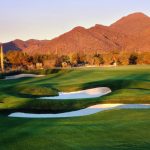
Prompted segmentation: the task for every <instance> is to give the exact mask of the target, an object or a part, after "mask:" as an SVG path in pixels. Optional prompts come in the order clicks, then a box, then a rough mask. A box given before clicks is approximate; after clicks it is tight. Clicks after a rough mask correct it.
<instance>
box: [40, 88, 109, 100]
mask: <svg viewBox="0 0 150 150" xmlns="http://www.w3.org/2000/svg"><path fill="white" fill-rule="evenodd" d="M108 93H111V89H110V88H108V87H99V88H93V89H87V90H82V91H77V92H68V93H66V92H59V96H54V97H41V98H40V99H56V100H59V99H83V98H96V97H100V96H103V95H106V94H108Z"/></svg>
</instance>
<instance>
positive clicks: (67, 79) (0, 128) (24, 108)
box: [0, 65, 150, 150]
mask: <svg viewBox="0 0 150 150" xmlns="http://www.w3.org/2000/svg"><path fill="white" fill-rule="evenodd" d="M41 72H42V71H41ZM41 72H40V71H39V72H36V73H37V74H43V73H45V72H44V71H43V72H42V73H41ZM149 72H150V66H148V65H147V66H146V65H143V66H142V65H141V66H140V65H139V66H124V67H112V68H78V69H59V70H57V71H51V73H45V74H47V75H46V76H43V77H40V78H20V79H15V80H4V79H1V80H0V150H20V149H22V150H33V149H38V150H45V149H52V150H60V149H62V150H71V149H73V150H100V149H102V150H116V149H119V150H120V149H121V150H148V149H150V140H149V139H150V131H149V126H150V119H149V116H150V109H146V110H145V109H138V110H136V109H132V110H131V109H130V110H120V109H116V110H115V109H114V110H107V111H104V112H99V113H96V114H93V115H90V116H85V117H77V118H65V119H23V118H9V117H8V115H9V114H10V113H13V112H28V113H30V112H31V113H32V112H34V113H59V112H68V111H73V110H79V109H83V108H86V107H89V106H92V105H95V104H101V103H103V104H104V103H109V104H110V103H124V104H150V73H149ZM96 87H109V88H110V89H111V90H112V93H110V94H108V95H106V96H102V97H99V98H92V99H78V100H77V99H74V100H41V99H37V98H39V97H45V96H56V95H58V92H60V91H63V92H72V91H78V90H84V89H89V88H96Z"/></svg>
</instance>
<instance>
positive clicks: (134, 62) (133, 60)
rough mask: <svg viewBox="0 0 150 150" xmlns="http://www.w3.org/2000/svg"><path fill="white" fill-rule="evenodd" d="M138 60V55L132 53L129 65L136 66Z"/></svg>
mask: <svg viewBox="0 0 150 150" xmlns="http://www.w3.org/2000/svg"><path fill="white" fill-rule="evenodd" d="M137 60H138V55H137V54H136V53H133V54H131V55H130V57H129V65H136V64H137Z"/></svg>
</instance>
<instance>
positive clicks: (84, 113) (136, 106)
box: [9, 104, 150, 118]
mask: <svg viewBox="0 0 150 150" xmlns="http://www.w3.org/2000/svg"><path fill="white" fill-rule="evenodd" d="M149 108H150V104H100V105H94V106H91V107H88V108H85V109H82V110H77V111H72V112H66V113H59V114H29V113H20V112H17V113H12V114H10V115H9V117H18V118H67V117H80V116H87V115H91V114H95V113H98V112H101V111H106V110H111V109H149Z"/></svg>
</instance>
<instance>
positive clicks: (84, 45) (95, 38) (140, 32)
mask: <svg viewBox="0 0 150 150" xmlns="http://www.w3.org/2000/svg"><path fill="white" fill-rule="evenodd" d="M149 35H150V17H149V16H147V15H145V14H143V13H133V14H130V15H128V16H125V17H122V18H121V19H119V20H118V21H116V22H115V23H113V24H111V25H110V26H104V25H100V24H96V25H95V26H93V27H91V28H88V29H87V28H84V27H81V26H77V27H75V28H73V29H72V30H71V31H69V32H66V33H64V34H62V35H60V36H58V37H56V38H54V39H52V40H36V39H30V40H27V41H23V40H20V39H16V40H14V41H10V42H7V43H4V44H3V46H4V51H5V52H7V51H9V50H22V51H24V52H27V53H29V54H36V53H39V54H46V53H49V52H55V51H57V52H61V53H68V52H78V51H86V50H87V51H88V50H91V51H92V50H93V51H98V50H99V51H109V50H120V51H121V50H127V51H132V50H139V51H149V50H150V45H149V42H150V37H149Z"/></svg>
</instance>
